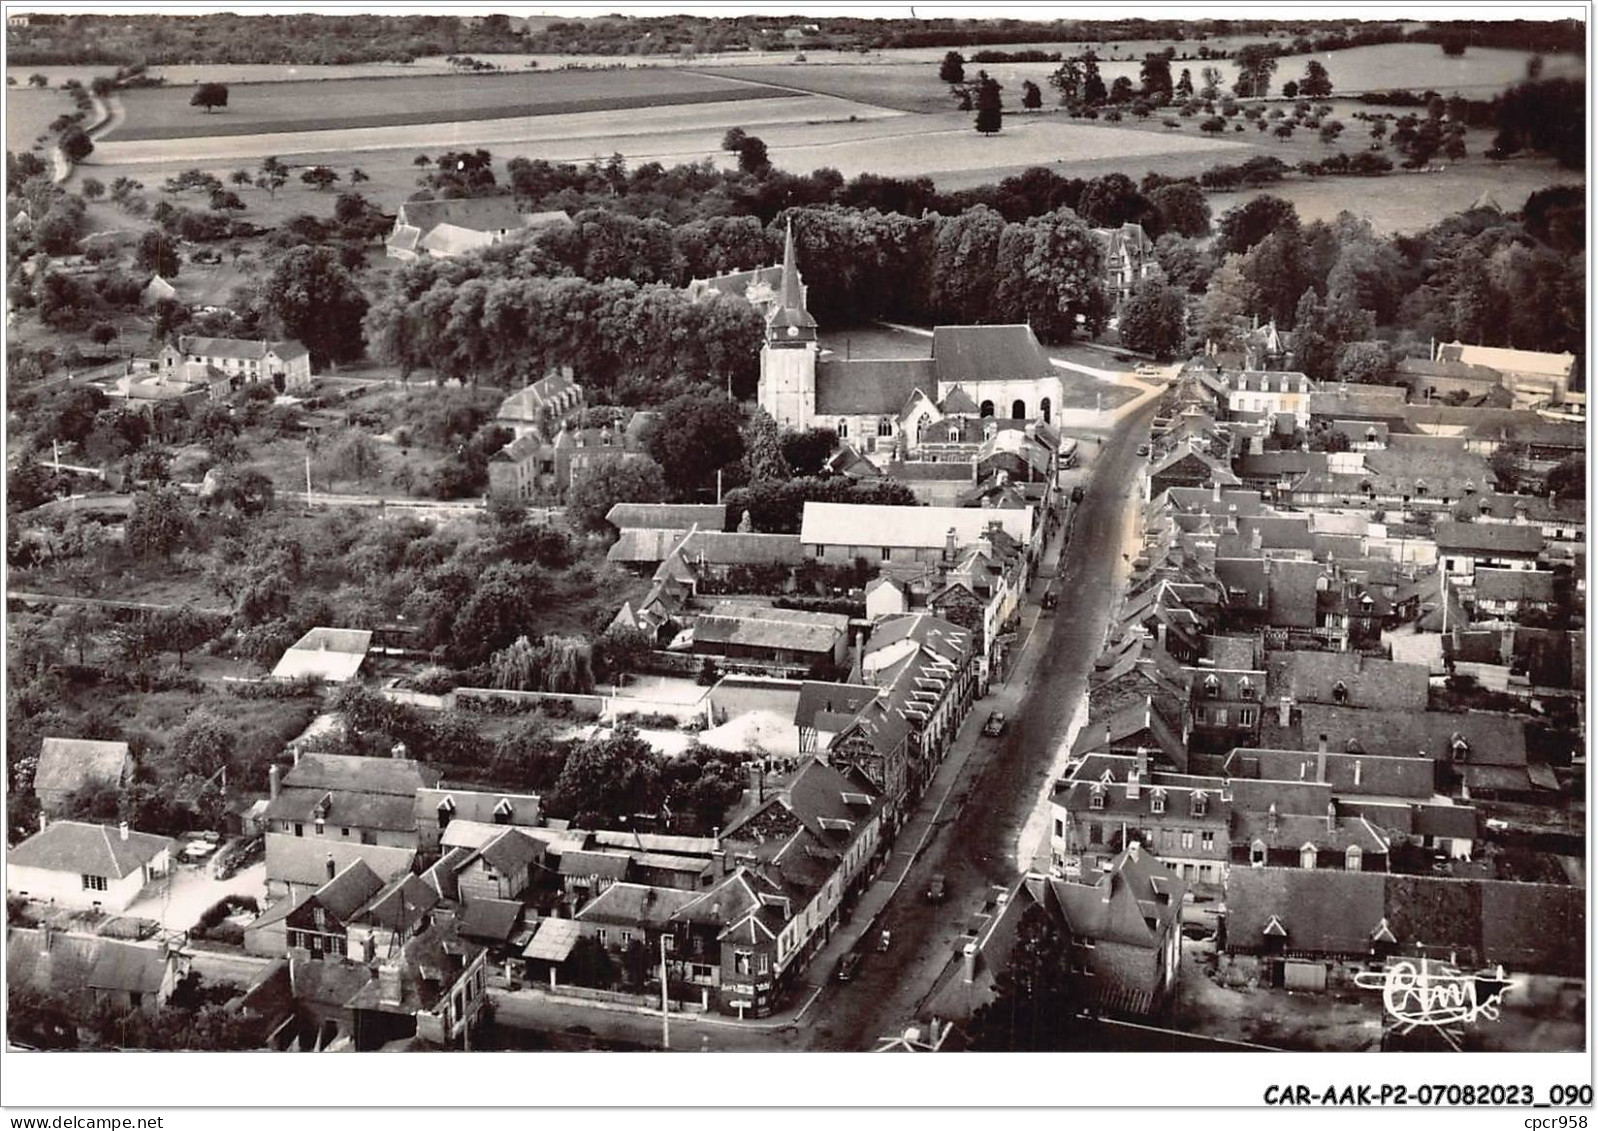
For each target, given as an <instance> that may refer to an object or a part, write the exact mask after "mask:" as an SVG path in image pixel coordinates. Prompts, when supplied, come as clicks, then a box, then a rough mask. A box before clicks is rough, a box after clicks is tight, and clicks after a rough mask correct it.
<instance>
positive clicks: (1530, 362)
mask: <svg viewBox="0 0 1598 1131" xmlns="http://www.w3.org/2000/svg"><path fill="white" fill-rule="evenodd" d="M1437 358H1438V360H1439V361H1459V362H1463V363H1464V364H1466V365H1485V366H1488V367H1490V368H1492V369H1496V370H1498V371H1499V372H1500V373H1535V374H1538V375H1540V376H1545V377H1569V376H1570V375H1571V373H1572V372H1574V370H1575V365H1576V358H1575V355H1573V354H1569V353H1538V352H1536V351H1533V350H1516V349H1505V348H1502V347H1498V346H1473V345H1468V344H1466V343H1464V342H1446V343H1444V344H1443V345H1441V346H1438V347H1437Z"/></svg>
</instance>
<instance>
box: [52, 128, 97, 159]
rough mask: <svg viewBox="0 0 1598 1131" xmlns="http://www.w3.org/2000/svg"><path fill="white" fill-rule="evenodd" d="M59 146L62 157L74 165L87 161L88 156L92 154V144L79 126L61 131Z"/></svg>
mask: <svg viewBox="0 0 1598 1131" xmlns="http://www.w3.org/2000/svg"><path fill="white" fill-rule="evenodd" d="M60 145H61V154H62V156H64V157H65V158H66V159H67V160H68V161H70V162H72V163H73V164H74V165H78V164H82V163H83V162H84V161H87V160H88V159H89V154H91V153H93V152H94V142H92V141H90V140H89V135H88V134H86V133H84V132H83V129H82V127H80V126H73V127H72V128H71V129H68V130H65V131H63V132H62V134H61V142H60Z"/></svg>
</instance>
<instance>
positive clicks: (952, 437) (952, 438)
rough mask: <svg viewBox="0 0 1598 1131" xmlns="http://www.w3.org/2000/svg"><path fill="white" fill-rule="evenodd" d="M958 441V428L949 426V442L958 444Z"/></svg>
mask: <svg viewBox="0 0 1598 1131" xmlns="http://www.w3.org/2000/svg"><path fill="white" fill-rule="evenodd" d="M959 442H960V430H959V429H958V428H950V429H949V443H951V444H958V443H959Z"/></svg>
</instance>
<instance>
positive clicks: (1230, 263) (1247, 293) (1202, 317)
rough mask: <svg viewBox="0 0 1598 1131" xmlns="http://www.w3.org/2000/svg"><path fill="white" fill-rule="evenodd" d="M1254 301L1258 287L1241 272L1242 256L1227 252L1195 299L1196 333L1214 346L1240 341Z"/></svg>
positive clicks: (1227, 346)
mask: <svg viewBox="0 0 1598 1131" xmlns="http://www.w3.org/2000/svg"><path fill="white" fill-rule="evenodd" d="M1258 302H1259V291H1258V290H1257V289H1256V288H1255V286H1254V284H1253V283H1252V282H1250V281H1249V279H1248V276H1247V275H1245V274H1244V273H1243V257H1242V256H1241V255H1228V256H1227V257H1226V259H1225V260H1224V261H1223V262H1222V263H1221V266H1220V268H1219V269H1218V270H1217V271H1216V272H1215V274H1214V275H1212V276H1211V277H1210V285H1209V289H1208V290H1206V291H1205V292H1204V297H1203V299H1201V300H1200V302H1199V308H1198V333H1199V336H1200V337H1202V338H1203V339H1204V340H1205V341H1207V342H1213V343H1214V344H1215V346H1216V348H1217V349H1223V350H1225V349H1231V348H1232V347H1234V346H1235V345H1237V344H1238V343H1239V342H1240V341H1241V339H1242V334H1243V331H1244V330H1245V329H1246V328H1247V319H1248V317H1249V315H1251V314H1252V313H1253V312H1254V310H1255V308H1256V306H1257V304H1258Z"/></svg>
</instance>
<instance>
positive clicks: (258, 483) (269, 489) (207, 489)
mask: <svg viewBox="0 0 1598 1131" xmlns="http://www.w3.org/2000/svg"><path fill="white" fill-rule="evenodd" d="M274 495H275V488H274V487H273V484H272V480H271V478H270V477H269V476H268V475H267V474H266V473H265V472H263V471H260V470H259V469H257V468H253V467H239V466H222V467H216V468H213V469H211V471H209V472H207V473H206V477H205V483H203V484H202V485H201V487H200V501H201V503H202V504H204V505H205V506H207V507H226V508H230V509H232V510H233V511H234V512H236V513H238V514H240V515H244V516H246V517H253V516H255V515H260V514H264V513H266V512H267V511H268V510H271V509H272V501H273V497H274Z"/></svg>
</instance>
